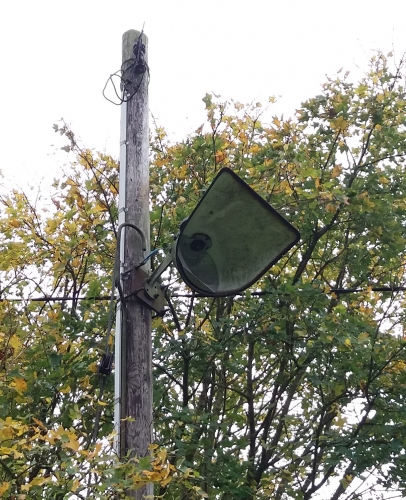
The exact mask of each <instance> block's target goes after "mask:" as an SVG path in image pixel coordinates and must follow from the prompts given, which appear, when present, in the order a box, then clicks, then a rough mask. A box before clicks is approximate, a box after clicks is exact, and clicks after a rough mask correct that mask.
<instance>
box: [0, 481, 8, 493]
mask: <svg viewBox="0 0 406 500" xmlns="http://www.w3.org/2000/svg"><path fill="white" fill-rule="evenodd" d="M9 488H10V483H9V482H7V481H3V482H2V484H1V486H0V496H3V493H5V492H6V491H7V490H8V489H9Z"/></svg>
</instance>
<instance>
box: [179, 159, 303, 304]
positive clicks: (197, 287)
mask: <svg viewBox="0 0 406 500" xmlns="http://www.w3.org/2000/svg"><path fill="white" fill-rule="evenodd" d="M299 239H300V234H299V232H298V231H297V230H296V229H295V228H294V227H293V226H292V225H291V224H290V223H289V222H288V221H287V220H286V219H284V218H283V217H282V215H280V214H279V213H278V212H277V211H276V210H274V209H273V208H272V207H271V206H270V205H269V204H268V203H267V202H266V201H265V200H264V199H262V198H261V196H259V195H258V194H257V193H256V192H255V191H254V190H253V189H251V188H250V187H249V186H248V184H246V183H245V182H244V181H243V180H242V179H241V178H240V177H239V176H238V175H236V174H235V173H234V172H233V171H232V170H230V169H229V168H223V169H222V170H220V172H219V174H218V175H217V177H216V178H215V179H214V181H213V182H212V184H211V185H210V187H209V188H208V189H207V191H206V193H205V194H204V196H203V198H202V199H201V200H200V202H199V203H198V205H197V206H196V208H195V209H194V210H193V212H192V214H191V215H190V217H189V218H188V219H187V220H186V221H184V222H183V223H182V225H181V228H180V234H179V236H178V238H177V240H176V242H175V248H174V256H173V259H174V263H175V265H176V267H177V269H178V270H179V273H180V275H181V276H182V279H183V280H184V281H185V283H186V284H187V285H188V286H189V287H190V288H191V289H192V290H194V291H196V292H197V293H199V294H200V295H203V296H208V297H222V296H227V295H234V294H237V293H239V292H241V291H242V290H245V289H246V288H248V287H249V286H251V285H252V284H253V283H255V282H256V281H257V280H258V279H259V278H260V277H261V276H262V275H263V274H264V273H265V272H266V271H267V270H268V269H269V268H270V267H271V266H272V265H273V264H275V263H276V262H277V261H278V260H279V259H280V258H281V257H282V256H283V255H284V254H285V253H286V252H287V251H288V250H289V249H290V248H292V246H293V245H295V244H296V243H297V242H298V241H299Z"/></svg>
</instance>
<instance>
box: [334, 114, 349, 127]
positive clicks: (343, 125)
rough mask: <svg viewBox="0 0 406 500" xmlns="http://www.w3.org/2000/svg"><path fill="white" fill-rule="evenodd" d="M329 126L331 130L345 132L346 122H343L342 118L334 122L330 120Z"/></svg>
mask: <svg viewBox="0 0 406 500" xmlns="http://www.w3.org/2000/svg"><path fill="white" fill-rule="evenodd" d="M331 126H332V128H333V129H336V130H337V129H340V130H345V129H346V128H347V127H348V122H347V121H346V120H344V118H343V117H342V116H339V117H338V118H336V119H335V120H332V122H331Z"/></svg>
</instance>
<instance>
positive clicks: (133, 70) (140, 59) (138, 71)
mask: <svg viewBox="0 0 406 500" xmlns="http://www.w3.org/2000/svg"><path fill="white" fill-rule="evenodd" d="M143 33H144V29H142V31H141V33H140V35H139V36H138V38H137V40H136V42H135V44H134V47H133V53H134V56H135V57H132V58H130V59H127V60H126V61H124V62H123V64H122V65H121V68H120V69H119V70H118V71H116V72H115V73H113V74H111V75H110V76H109V77H108V79H107V82H106V84H105V86H104V88H103V97H104V98H105V99H106V100H107V101H109V102H111V103H112V104H114V105H115V106H120V105H121V104H123V103H124V102H129V101H131V99H132V98H133V97H134V96H135V94H136V93H137V92H138V90H139V89H140V87H141V84H142V82H143V81H144V76H145V73H148V83H147V85H149V81H150V72H149V66H148V63H147V62H146V61H145V57H144V56H145V51H146V50H145V44H144V43H143V41H142V35H143ZM129 62H130V64H129V65H128V66H127V67H124V66H125V65H126V64H128V63H129ZM127 74H130V75H131V74H133V75H132V76H134V77H135V76H138V75H142V77H141V78H140V81H139V82H138V85H137V87H136V88H135V90H133V91H130V87H131V85H132V84H133V83H134V82H133V81H132V80H130V79H127V78H124V76H125V75H127ZM114 77H118V78H119V79H120V88H121V90H122V95H121V96H120V95H119V93H118V91H117V87H116V84H115V83H114V80H113V78H114ZM109 82H111V84H112V86H113V89H114V93H115V94H116V97H117V99H118V102H114V101H112V100H111V99H109V98H108V97H107V96H106V93H105V91H106V88H107V86H108V84H109ZM124 96H126V97H124Z"/></svg>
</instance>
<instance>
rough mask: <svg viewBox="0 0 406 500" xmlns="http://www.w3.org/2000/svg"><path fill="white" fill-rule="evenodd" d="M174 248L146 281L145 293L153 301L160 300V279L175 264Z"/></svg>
mask: <svg viewBox="0 0 406 500" xmlns="http://www.w3.org/2000/svg"><path fill="white" fill-rule="evenodd" d="M173 248H174V247H173V246H172V247H171V249H170V250H169V252H168V254H167V255H166V256H165V258H164V260H163V261H162V262H161V263H160V264H159V266H158V267H157V268H156V269H155V271H154V272H153V273H152V274H151V276H150V277H149V278H147V279H146V280H145V293H146V294H147V295H148V297H150V298H151V299H156V298H158V297H159V295H160V293H161V285H160V284H159V282H158V279H159V277H160V276H161V274H162V273H163V272H164V271H165V270H166V269H167V268H168V267H169V266H170V265H171V264H172V262H173V253H174V250H173Z"/></svg>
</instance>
